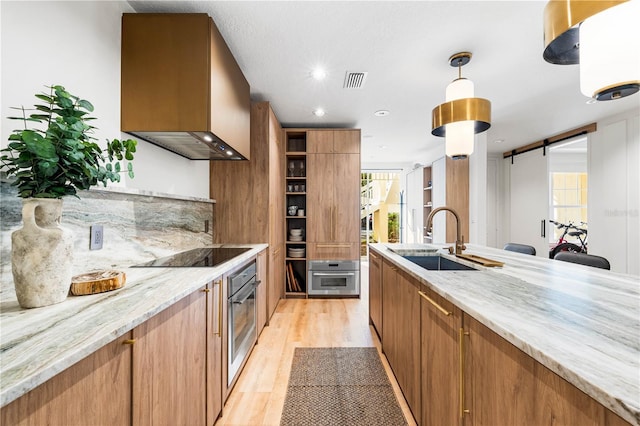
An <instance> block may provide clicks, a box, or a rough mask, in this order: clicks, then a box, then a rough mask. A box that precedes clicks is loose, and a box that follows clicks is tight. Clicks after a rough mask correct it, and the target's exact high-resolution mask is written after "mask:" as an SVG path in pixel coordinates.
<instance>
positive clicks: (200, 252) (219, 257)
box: [135, 247, 251, 268]
mask: <svg viewBox="0 0 640 426" xmlns="http://www.w3.org/2000/svg"><path fill="white" fill-rule="evenodd" d="M248 250H251V249H250V248H248V247H212V248H197V249H193V250H188V251H183V252H181V253H176V254H172V255H171V256H167V257H161V258H159V259H155V260H152V261H151V262H147V263H143V264H140V265H135V267H138V268H142V267H147V268H148V267H162V268H182V267H207V266H216V265H220V264H221V263H224V262H226V261H228V260H231V259H233V258H234V257H236V256H238V255H240V254H242V253H244V252H246V251H248Z"/></svg>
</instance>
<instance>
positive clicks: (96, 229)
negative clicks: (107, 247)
mask: <svg viewBox="0 0 640 426" xmlns="http://www.w3.org/2000/svg"><path fill="white" fill-rule="evenodd" d="M90 238H91V239H90V240H89V250H100V249H101V248H102V242H103V239H104V228H103V227H102V225H91V237H90Z"/></svg>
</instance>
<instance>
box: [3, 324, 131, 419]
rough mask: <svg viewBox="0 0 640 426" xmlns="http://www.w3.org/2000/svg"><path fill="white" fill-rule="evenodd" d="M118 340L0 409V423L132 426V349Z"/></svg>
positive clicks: (125, 336)
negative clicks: (130, 425)
mask: <svg viewBox="0 0 640 426" xmlns="http://www.w3.org/2000/svg"><path fill="white" fill-rule="evenodd" d="M130 339H131V333H126V334H125V335H123V336H121V337H119V338H118V339H116V340H114V341H113V342H111V343H109V344H108V345H106V346H104V347H102V348H101V349H99V350H98V351H96V352H94V353H93V354H91V355H89V356H87V357H86V358H84V359H83V360H81V361H79V362H78V363H76V364H75V365H73V366H71V367H69V368H68V369H66V370H64V371H63V372H61V373H59V374H58V375H56V376H54V377H53V378H51V379H50V380H48V381H47V382H45V383H43V384H42V385H40V386H38V387H37V388H35V389H33V390H32V391H30V392H29V393H27V394H26V395H24V396H22V397H20V398H18V399H17V400H15V401H13V402H11V403H10V404H8V405H6V406H4V407H2V409H1V410H0V424H3V425H16V426H18V425H20V426H27V425H32V426H40V425H70V426H71V425H78V426H84V425H113V426H120V425H122V426H125V425H129V424H131V345H128V344H125V343H124V342H125V341H128V340H130Z"/></svg>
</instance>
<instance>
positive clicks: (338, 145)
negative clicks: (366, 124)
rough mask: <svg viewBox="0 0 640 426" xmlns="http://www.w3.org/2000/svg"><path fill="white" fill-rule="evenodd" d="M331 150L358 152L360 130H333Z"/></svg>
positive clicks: (342, 152)
mask: <svg viewBox="0 0 640 426" xmlns="http://www.w3.org/2000/svg"><path fill="white" fill-rule="evenodd" d="M333 152H335V153H341V154H360V130H334V132H333Z"/></svg>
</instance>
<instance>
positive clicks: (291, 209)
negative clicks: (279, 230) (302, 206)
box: [287, 206, 298, 216]
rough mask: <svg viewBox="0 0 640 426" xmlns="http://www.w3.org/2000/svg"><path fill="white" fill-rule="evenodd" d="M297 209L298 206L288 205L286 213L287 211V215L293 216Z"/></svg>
mask: <svg viewBox="0 0 640 426" xmlns="http://www.w3.org/2000/svg"><path fill="white" fill-rule="evenodd" d="M297 211H298V206H289V208H288V209H287V213H289V216H295V215H296V212H297Z"/></svg>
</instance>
